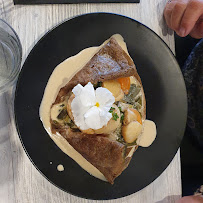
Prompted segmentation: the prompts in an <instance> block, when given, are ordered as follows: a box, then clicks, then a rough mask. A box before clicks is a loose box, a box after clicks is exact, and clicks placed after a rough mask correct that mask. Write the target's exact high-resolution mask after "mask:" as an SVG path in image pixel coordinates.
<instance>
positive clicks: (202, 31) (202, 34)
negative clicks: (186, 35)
mask: <svg viewBox="0 0 203 203" xmlns="http://www.w3.org/2000/svg"><path fill="white" fill-rule="evenodd" d="M190 36H191V37H193V38H196V39H201V38H203V20H201V21H200V22H198V23H197V24H196V25H195V27H194V28H193V30H192V31H191V32H190Z"/></svg>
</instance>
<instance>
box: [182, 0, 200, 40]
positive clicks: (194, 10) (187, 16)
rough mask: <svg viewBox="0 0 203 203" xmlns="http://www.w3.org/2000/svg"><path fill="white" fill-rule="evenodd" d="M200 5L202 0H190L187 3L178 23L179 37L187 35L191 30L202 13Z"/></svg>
mask: <svg viewBox="0 0 203 203" xmlns="http://www.w3.org/2000/svg"><path fill="white" fill-rule="evenodd" d="M202 7H203V1H202V0H191V1H190V2H189V3H188V5H187V8H186V10H185V13H184V15H183V17H182V20H181V23H180V30H179V32H178V33H179V35H180V36H181V37H185V36H187V35H188V34H189V33H190V32H191V31H192V29H193V28H194V26H195V24H196V22H197V21H198V19H199V17H200V16H201V14H202Z"/></svg>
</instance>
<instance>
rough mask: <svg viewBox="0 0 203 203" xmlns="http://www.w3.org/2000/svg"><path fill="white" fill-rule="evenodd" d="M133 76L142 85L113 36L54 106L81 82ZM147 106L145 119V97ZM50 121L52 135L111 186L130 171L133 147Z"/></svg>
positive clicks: (57, 98)
mask: <svg viewBox="0 0 203 203" xmlns="http://www.w3.org/2000/svg"><path fill="white" fill-rule="evenodd" d="M129 76H134V77H135V78H136V79H137V80H138V81H139V83H140V85H141V86H142V82H141V79H140V77H139V75H138V73H137V70H136V67H135V64H134V62H133V60H132V59H131V58H130V56H129V55H128V54H127V53H126V52H125V51H124V50H123V49H122V48H121V47H120V45H119V44H118V43H117V41H116V40H115V39H114V38H113V37H112V38H110V40H109V42H108V43H107V44H105V45H104V46H103V47H102V48H101V49H100V50H99V51H98V52H97V53H96V54H95V55H94V56H93V57H92V58H91V59H90V61H89V62H88V63H87V64H86V65H85V66H84V67H83V68H82V69H81V70H80V71H79V72H77V73H76V74H75V75H74V76H73V78H72V79H71V80H70V81H69V83H68V84H67V85H65V86H64V87H62V88H61V89H60V91H59V93H58V95H57V97H56V100H55V102H54V103H53V105H54V104H57V103H60V102H62V101H63V100H64V99H65V96H66V95H67V94H68V93H69V92H70V91H71V90H72V88H73V87H74V86H76V85H77V84H79V83H80V84H81V85H83V86H84V85H86V84H87V83H88V82H91V83H93V84H96V83H97V82H99V81H101V82H102V81H105V80H114V79H118V78H121V77H129ZM142 90H143V88H142ZM143 95H144V92H143ZM143 106H144V109H143V112H142V117H143V118H144V119H145V115H146V101H145V97H144V99H143ZM50 122H51V127H52V133H56V132H59V133H60V134H61V135H62V136H63V137H64V138H65V139H66V140H67V141H68V142H69V144H70V145H72V147H73V148H74V149H75V150H76V151H78V152H79V153H80V154H81V155H82V156H83V157H84V158H85V159H86V160H88V161H89V162H90V163H91V164H92V165H94V166H95V167H96V168H97V169H98V170H99V171H100V172H101V173H102V174H103V175H104V176H105V177H106V179H107V181H108V182H110V183H111V184H113V183H114V180H115V178H116V177H118V176H119V175H120V174H121V173H122V171H123V170H124V169H125V168H127V166H128V164H129V162H130V160H131V157H127V155H128V153H129V152H130V150H131V148H127V149H126V147H125V145H124V144H121V143H119V142H117V141H113V140H111V139H109V138H108V135H95V134H93V135H89V134H84V133H82V132H80V131H76V132H75V131H73V130H72V129H70V128H69V127H66V126H65V127H63V126H56V125H55V124H54V123H53V122H52V120H50ZM126 157H127V158H126Z"/></svg>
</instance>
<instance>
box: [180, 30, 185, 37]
mask: <svg viewBox="0 0 203 203" xmlns="http://www.w3.org/2000/svg"><path fill="white" fill-rule="evenodd" d="M179 35H180V36H181V37H184V36H185V28H180V31H179Z"/></svg>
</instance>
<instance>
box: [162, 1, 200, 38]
mask: <svg viewBox="0 0 203 203" xmlns="http://www.w3.org/2000/svg"><path fill="white" fill-rule="evenodd" d="M164 17H165V20H166V23H167V25H168V26H169V27H170V28H171V29H172V30H174V31H175V32H176V33H177V34H178V35H179V36H181V37H185V36H187V35H188V34H190V35H191V36H192V37H194V38H197V39H200V38H203V0H169V1H168V3H167V5H166V7H165V10H164Z"/></svg>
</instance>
